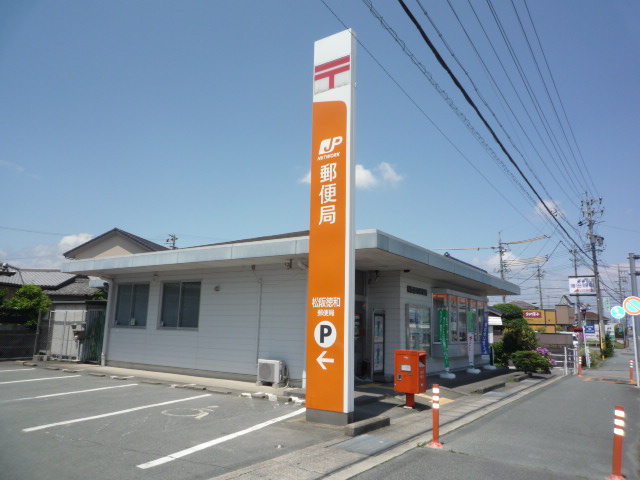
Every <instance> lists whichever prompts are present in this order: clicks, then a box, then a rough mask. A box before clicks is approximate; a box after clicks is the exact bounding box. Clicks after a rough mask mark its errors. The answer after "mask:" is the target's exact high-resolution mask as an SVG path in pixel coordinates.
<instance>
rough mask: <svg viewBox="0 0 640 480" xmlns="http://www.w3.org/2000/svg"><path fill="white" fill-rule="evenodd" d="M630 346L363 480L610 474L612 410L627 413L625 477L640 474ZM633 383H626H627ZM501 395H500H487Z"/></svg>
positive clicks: (638, 406) (637, 398)
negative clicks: (438, 446) (597, 365)
mask: <svg viewBox="0 0 640 480" xmlns="http://www.w3.org/2000/svg"><path fill="white" fill-rule="evenodd" d="M630 358H632V356H631V350H630V349H627V350H619V351H617V353H616V356H615V357H614V358H611V359H607V361H606V362H605V364H604V365H603V367H602V368H601V369H594V370H587V371H585V373H584V375H583V377H582V378H579V377H577V376H573V377H567V378H565V379H563V380H561V381H559V382H556V383H555V384H553V385H550V386H549V387H547V388H543V389H541V390H539V391H537V392H535V393H533V394H531V395H528V396H526V397H524V399H523V400H522V401H520V402H514V403H512V404H509V405H507V406H505V407H503V408H501V409H498V410H496V411H495V412H493V413H491V414H489V415H486V416H485V417H483V418H481V419H479V420H478V421H476V422H473V423H471V424H469V425H467V426H465V427H463V428H461V429H459V430H456V431H454V432H452V433H451V434H449V435H447V436H446V437H441V439H440V440H441V443H442V444H443V447H444V449H443V450H433V449H429V448H415V449H413V450H411V451H409V452H407V453H406V454H404V455H402V456H400V457H397V458H395V459H394V460H392V461H390V462H387V463H384V464H382V465H380V466H378V467H377V468H374V469H372V470H369V471H367V472H365V473H362V474H360V475H358V476H357V478H358V479H379V478H385V479H403V480H405V479H418V478H420V479H422V478H427V477H428V478H438V479H442V480H446V479H455V480H463V479H473V480H482V479H491V480H495V479H502V478H509V479H531V478H545V479H578V478H580V479H585V478H586V479H598V480H602V479H604V478H606V477H607V476H608V475H609V474H611V473H612V471H611V457H612V437H613V411H614V407H615V406H616V405H621V406H623V407H624V409H625V413H626V416H627V421H626V428H625V438H624V444H623V447H624V456H623V460H622V474H623V475H624V476H626V478H627V479H636V478H640V476H639V475H640V468H639V460H638V424H639V422H640V420H639V419H640V416H639V414H640V390H639V389H638V388H636V387H635V386H632V385H630V384H628V379H629V367H628V365H629V359H630ZM626 381H627V382H626ZM489 394H490V395H499V394H500V392H493V393H489Z"/></svg>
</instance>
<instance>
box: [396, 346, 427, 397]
mask: <svg viewBox="0 0 640 480" xmlns="http://www.w3.org/2000/svg"><path fill="white" fill-rule="evenodd" d="M393 353H394V355H393V359H394V362H393V389H394V391H396V392H398V393H404V394H405V395H406V402H405V406H406V407H410V408H413V406H414V404H415V394H416V393H424V392H426V391H427V353H426V352H423V351H420V350H395V351H394V352H393Z"/></svg>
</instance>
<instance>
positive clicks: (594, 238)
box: [582, 198, 605, 350]
mask: <svg viewBox="0 0 640 480" xmlns="http://www.w3.org/2000/svg"><path fill="white" fill-rule="evenodd" d="M594 203H595V202H594V200H593V199H589V198H587V199H586V200H583V201H582V205H583V207H584V208H585V210H584V213H585V215H586V223H587V228H588V229H589V233H588V234H587V237H588V238H589V243H590V244H591V261H592V263H593V275H594V279H595V287H596V308H597V312H598V323H599V326H600V349H601V350H604V338H605V337H604V336H605V331H604V315H603V313H602V296H601V293H600V274H599V272H598V258H597V256H596V244H597V245H598V246H599V247H601V246H602V244H603V242H604V238H603V237H601V236H599V235H596V234H594V233H593V226H594V225H595V223H596V221H595V219H594V218H593V217H594V216H595V215H602V212H603V210H602V209H600V210H598V211H595V210H593V204H594ZM598 204H602V198H600V199H599V200H598Z"/></svg>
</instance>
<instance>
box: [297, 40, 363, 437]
mask: <svg viewBox="0 0 640 480" xmlns="http://www.w3.org/2000/svg"><path fill="white" fill-rule="evenodd" d="M354 87H355V34H354V33H353V32H352V31H351V30H345V31H343V32H340V33H337V34H335V35H332V36H330V37H327V38H324V39H322V40H318V41H317V42H315V48H314V69H313V106H312V135H311V187H310V215H309V283H308V298H307V335H306V371H307V380H306V406H307V420H310V421H315V422H321V423H329V424H337V425H345V424H347V423H349V422H350V421H352V419H353V410H354V406H353V380H354V379H353V375H354V365H353V349H354V339H353V333H352V332H353V329H354V327H353V324H354V320H353V318H354V275H355V253H354V237H355V229H354V221H353V212H354V202H353V200H354V192H355V162H354V159H353V149H352V145H353V132H354V128H353V127H354V126H353V123H354V122H353V118H354V112H353V100H354V97H355V95H354V93H355V91H354Z"/></svg>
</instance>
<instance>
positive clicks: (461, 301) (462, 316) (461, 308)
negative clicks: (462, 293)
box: [458, 297, 467, 343]
mask: <svg viewBox="0 0 640 480" xmlns="http://www.w3.org/2000/svg"><path fill="white" fill-rule="evenodd" d="M458 341H459V342H465V343H466V341H467V299H466V298H463V297H458Z"/></svg>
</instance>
